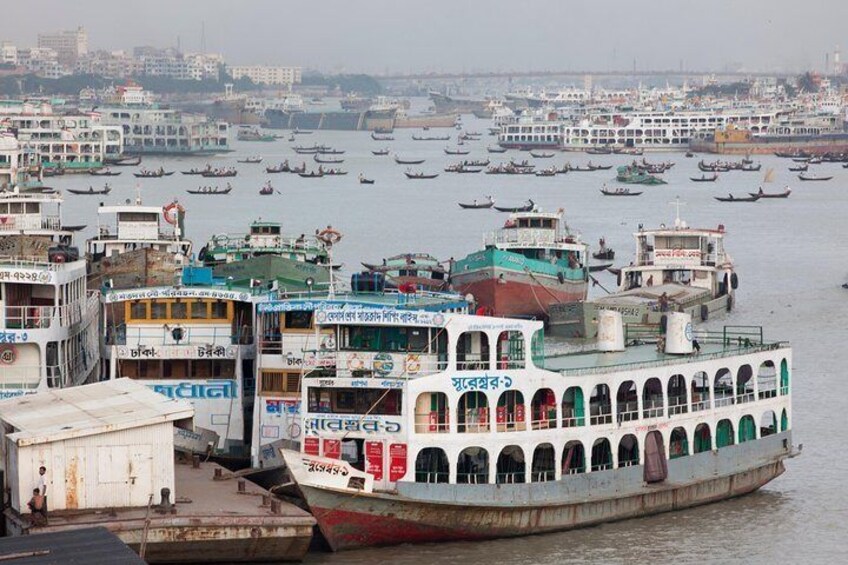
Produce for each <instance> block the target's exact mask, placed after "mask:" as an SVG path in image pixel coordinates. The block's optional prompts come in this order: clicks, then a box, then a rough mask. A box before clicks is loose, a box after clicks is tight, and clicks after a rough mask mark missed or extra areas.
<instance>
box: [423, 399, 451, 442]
mask: <svg viewBox="0 0 848 565" xmlns="http://www.w3.org/2000/svg"><path fill="white" fill-rule="evenodd" d="M448 413H449V410H448V396H447V395H446V394H445V393H443V392H422V393H421V394H419V395H418V399H417V400H416V401H415V431H416V433H419V434H437V433H447V432H448V431H450V430H449V427H450V422H449V420H448Z"/></svg>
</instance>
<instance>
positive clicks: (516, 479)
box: [495, 471, 524, 485]
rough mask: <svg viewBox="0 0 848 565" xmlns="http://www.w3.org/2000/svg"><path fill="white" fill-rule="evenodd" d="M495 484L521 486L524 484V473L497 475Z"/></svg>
mask: <svg viewBox="0 0 848 565" xmlns="http://www.w3.org/2000/svg"><path fill="white" fill-rule="evenodd" d="M495 482H496V483H497V484H499V485H511V484H521V483H523V482H524V471H516V472H514V473H495Z"/></svg>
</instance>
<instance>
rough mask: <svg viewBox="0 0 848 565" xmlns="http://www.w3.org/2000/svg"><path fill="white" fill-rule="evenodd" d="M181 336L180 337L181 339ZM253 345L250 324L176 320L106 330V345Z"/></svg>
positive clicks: (121, 326)
mask: <svg viewBox="0 0 848 565" xmlns="http://www.w3.org/2000/svg"><path fill="white" fill-rule="evenodd" d="M178 338H179V339H178ZM210 343H211V344H214V345H250V344H252V343H253V329H252V328H251V327H249V326H246V327H244V328H239V329H237V330H235V331H234V330H233V329H232V328H230V327H226V328H224V327H215V326H211V327H210V326H205V327H202V328H194V327H191V325H188V324H186V325H182V324H179V323H177V322H174V323H173V324H171V325H167V327H142V326H137V327H133V328H127V327H126V325H124V324H122V325H120V326H117V327H115V328H110V330H109V331H107V333H106V344H107V345H130V346H140V345H208V344H210Z"/></svg>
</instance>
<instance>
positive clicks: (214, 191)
mask: <svg viewBox="0 0 848 565" xmlns="http://www.w3.org/2000/svg"><path fill="white" fill-rule="evenodd" d="M232 190H233V187H231V186H229V185H228V186H227V188H218V187H217V186H216V187H215V188H210V187H208V186H204V187H201V188H198V189H196V190H191V189H189V190H186V192H188V193H189V194H208V195H210V196H211V195H213V194H229V193H230V192H231V191H232Z"/></svg>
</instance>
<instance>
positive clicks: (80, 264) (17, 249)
mask: <svg viewBox="0 0 848 565" xmlns="http://www.w3.org/2000/svg"><path fill="white" fill-rule="evenodd" d="M61 202H62V198H61V196H60V195H59V194H56V193H51V194H46V193H40V192H39V193H20V192H18V189H17V188H15V189H14V190H12V191H4V192H0V398H8V397H12V396H19V395H23V394H30V393H33V392H37V391H40V390H45V389H46V388H48V387H50V388H59V387H67V386H74V385H78V384H82V383H83V382H85V381H86V380H87V379H88V378H89V377H90V376H91V375H92V374H93V373H94V370H95V369H96V367H97V365H98V360H99V353H100V352H99V347H98V338H97V323H96V322H97V318H98V315H99V306H100V303H99V296H98V295H97V293H96V292H89V291H88V288H87V286H86V263H85V260H84V259H81V258H80V257H79V251H78V249H77V248H76V247H73V246H72V243H73V231H72V230H71V229H69V228H65V227H63V226H62V223H61V218H60V215H59V209H60V206H61ZM82 227H84V226H79V227H78V228H77V229H80V228H82Z"/></svg>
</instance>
